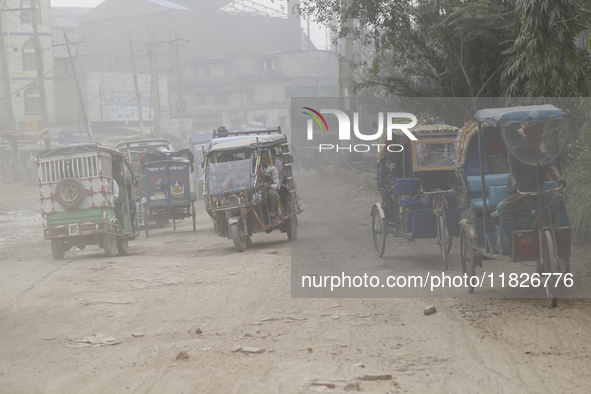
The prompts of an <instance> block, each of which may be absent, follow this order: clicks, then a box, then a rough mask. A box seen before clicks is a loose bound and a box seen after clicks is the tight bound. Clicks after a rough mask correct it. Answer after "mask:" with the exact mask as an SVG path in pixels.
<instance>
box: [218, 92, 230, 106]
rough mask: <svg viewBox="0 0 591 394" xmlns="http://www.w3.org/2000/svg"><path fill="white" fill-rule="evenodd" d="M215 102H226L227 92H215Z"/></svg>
mask: <svg viewBox="0 0 591 394" xmlns="http://www.w3.org/2000/svg"><path fill="white" fill-rule="evenodd" d="M215 103H216V104H228V93H216V95H215Z"/></svg>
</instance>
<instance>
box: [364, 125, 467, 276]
mask: <svg viewBox="0 0 591 394" xmlns="http://www.w3.org/2000/svg"><path fill="white" fill-rule="evenodd" d="M457 130H458V128H457V127H453V126H447V125H423V126H415V127H414V128H413V129H411V132H412V133H413V134H414V135H416V136H419V137H427V138H419V140H417V141H407V140H406V138H407V137H406V136H405V135H403V134H401V133H400V134H394V135H393V140H392V141H386V133H384V135H383V136H382V140H381V141H380V143H384V148H383V149H384V150H383V151H382V152H381V153H378V162H377V163H376V172H377V181H378V190H379V191H380V194H382V202H381V203H380V202H377V203H375V204H374V205H373V206H372V211H371V216H372V238H373V241H374V250H375V252H376V254H377V255H378V257H382V256H383V255H384V251H385V240H386V236H387V234H392V235H394V236H395V237H400V238H404V239H406V240H408V241H409V242H410V241H413V240H415V239H417V238H436V239H437V240H438V243H439V244H440V249H441V254H442V259H443V263H444V264H443V265H444V269H448V255H449V252H450V250H451V244H452V239H453V234H456V233H458V231H456V230H457V229H459V227H458V225H457V222H458V221H457V220H452V219H451V218H452V217H453V218H456V217H457V218H459V214H460V208H449V207H444V206H443V202H442V199H441V197H440V194H442V193H444V192H445V191H428V194H435V196H434V204H435V205H436V209H432V208H430V207H422V202H421V201H420V200H419V201H416V200H413V199H417V197H416V195H417V192H418V184H419V181H418V178H412V174H413V173H414V172H418V171H454V170H455V166H451V165H449V166H447V165H446V166H419V165H418V160H417V152H416V145H417V144H452V143H454V141H455V137H456V134H457ZM394 143H399V144H401V145H402V146H403V149H402V151H400V152H396V154H401V155H402V162H401V164H402V166H403V169H402V177H398V176H395V185H396V186H395V189H399V188H400V189H403V190H404V191H406V190H408V192H407V193H404V192H402V191H401V190H395V192H394V193H395V195H392V194H391V192H390V191H388V190H387V189H386V188H385V186H384V179H383V178H384V176H385V174H384V173H385V169H383V168H382V167H383V165H384V164H385V158H386V155H387V154H392V152H389V151H387V146H389V145H390V144H394ZM409 148H410V150H411V153H410V155H408V158H407V157H405V153H404V152H405V151H406V150H408V149H409ZM394 160H395V161H396V157H394ZM382 162H383V163H382ZM398 164H399V163H396V166H397V165H398ZM407 175H408V177H407ZM397 181H401V182H397ZM425 194H427V193H425ZM405 196H406V197H405ZM405 199H407V200H405ZM406 201H408V204H407V206H406V209H404V207H405V206H404V204H405V202H406ZM419 203H420V204H421V207H422V208H421V209H415V208H413V205H418V204H419ZM403 210H406V212H402V211H403ZM447 216H450V220H448V218H447ZM427 222H428V223H430V224H426V223H427ZM431 227H432V228H431ZM405 230H410V231H405Z"/></svg>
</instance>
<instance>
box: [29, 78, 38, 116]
mask: <svg viewBox="0 0 591 394" xmlns="http://www.w3.org/2000/svg"><path fill="white" fill-rule="evenodd" d="M25 114H26V115H27V116H33V115H41V95H40V94H39V86H38V85H37V84H36V83H35V84H33V85H30V86H29V87H27V88H26V89H25Z"/></svg>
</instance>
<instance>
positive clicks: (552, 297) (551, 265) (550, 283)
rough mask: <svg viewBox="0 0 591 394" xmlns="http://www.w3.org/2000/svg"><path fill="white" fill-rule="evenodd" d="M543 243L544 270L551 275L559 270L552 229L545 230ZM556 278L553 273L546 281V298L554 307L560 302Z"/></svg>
mask: <svg viewBox="0 0 591 394" xmlns="http://www.w3.org/2000/svg"><path fill="white" fill-rule="evenodd" d="M542 243H543V245H542V253H543V254H542V256H543V257H542V272H543V273H546V274H548V273H549V274H551V275H552V274H554V273H557V272H559V271H558V261H557V260H556V255H555V254H554V240H553V238H552V233H551V232H550V230H546V231H544V236H543V237H542ZM554 278H555V276H554V275H552V276H551V277H550V278H549V279H548V280H545V281H544V282H545V285H546V286H545V287H546V298H547V299H548V305H549V306H550V307H552V308H554V307H556V305H557V304H558V298H557V297H556V293H557V291H556V290H557V287H556V280H555V279H554Z"/></svg>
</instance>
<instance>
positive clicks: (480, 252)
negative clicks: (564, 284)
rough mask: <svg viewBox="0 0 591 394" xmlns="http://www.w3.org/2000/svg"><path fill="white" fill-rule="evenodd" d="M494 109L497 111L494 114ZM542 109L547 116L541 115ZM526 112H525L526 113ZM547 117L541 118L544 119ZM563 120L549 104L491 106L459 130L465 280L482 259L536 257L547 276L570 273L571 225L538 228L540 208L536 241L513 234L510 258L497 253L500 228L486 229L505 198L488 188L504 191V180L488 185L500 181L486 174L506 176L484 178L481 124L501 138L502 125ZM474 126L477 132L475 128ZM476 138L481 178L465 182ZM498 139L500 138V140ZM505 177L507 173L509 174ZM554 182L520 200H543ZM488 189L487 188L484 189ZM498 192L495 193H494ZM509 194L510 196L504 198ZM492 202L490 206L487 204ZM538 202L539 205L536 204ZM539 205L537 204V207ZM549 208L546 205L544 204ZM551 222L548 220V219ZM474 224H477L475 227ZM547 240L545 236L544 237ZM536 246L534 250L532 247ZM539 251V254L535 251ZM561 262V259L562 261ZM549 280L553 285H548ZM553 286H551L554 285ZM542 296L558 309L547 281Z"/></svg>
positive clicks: (532, 232)
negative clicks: (529, 198)
mask: <svg viewBox="0 0 591 394" xmlns="http://www.w3.org/2000/svg"><path fill="white" fill-rule="evenodd" d="M495 111H498V113H495ZM544 111H545V112H544ZM513 112H514V113H515V114H517V115H519V116H517V117H516V118H515V119H511V118H510V114H511V113H513ZM528 112H530V113H529V114H527V113H528ZM544 114H545V115H544ZM563 116H564V118H566V116H567V114H566V113H563V112H562V111H561V110H560V109H558V108H556V107H554V106H551V105H545V106H539V105H538V106H528V107H508V108H495V109H483V110H480V111H478V112H477V113H476V114H475V116H474V120H472V121H469V122H466V125H465V126H464V128H462V129H461V130H460V132H459V133H458V140H457V146H458V151H457V154H458V158H457V163H458V176H459V178H460V181H461V184H462V189H463V197H464V201H465V203H466V210H465V211H464V214H463V215H462V221H461V226H462V228H461V235H460V250H461V252H460V254H461V263H462V271H463V273H464V274H467V275H468V276H469V277H472V276H474V275H475V267H476V266H480V267H482V261H483V260H503V261H510V262H519V261H532V260H536V259H540V266H541V268H542V269H544V270H549V272H550V273H553V272H555V271H563V270H564V269H566V270H567V271H568V270H569V269H570V264H569V258H570V233H571V229H570V227H554V226H552V225H550V226H546V225H543V224H542V222H541V221H542V216H541V214H540V209H537V210H536V211H537V213H536V215H537V217H538V220H539V221H538V223H539V224H538V226H537V238H536V239H533V235H535V234H536V229H535V228H534V229H530V230H515V232H514V234H513V243H512V244H513V245H512V247H513V250H512V253H511V254H510V255H508V254H502V253H500V251H499V250H498V247H499V246H498V242H499V240H498V230H497V228H496V227H498V226H495V228H493V229H492V230H491V229H490V227H491V226H490V223H489V221H490V222H495V219H493V217H494V216H493V214H494V213H495V212H496V205H497V204H498V203H499V202H500V201H502V199H503V198H501V197H499V196H495V198H493V196H492V193H491V189H490V188H491V187H493V186H495V187H496V186H498V187H503V188H504V190H506V185H507V181H506V180H504V182H503V183H502V184H500V185H496V184H494V185H493V184H491V183H501V182H500V181H499V180H495V179H493V177H489V178H488V179H489V180H492V182H487V175H504V174H490V173H489V174H486V172H487V171H488V162H487V163H486V166H487V168H486V170H485V159H486V158H487V157H485V155H484V153H483V151H484V141H483V140H484V135H485V128H484V125H487V129H488V128H492V129H491V132H494V131H496V128H499V130H498V134H499V135H500V133H501V129H500V127H503V126H508V125H510V124H515V123H524V122H548V121H552V120H559V119H563ZM476 126H477V129H475V127H476ZM474 134H476V135H477V137H478V140H477V147H478V169H479V174H478V175H473V176H470V178H472V179H468V176H467V175H466V174H465V172H464V165H465V160H466V156H467V154H468V150H469V144H470V142H471V139H472V138H473V137H474ZM501 141H502V139H501ZM502 144H503V148H504V150H505V151H507V150H508V148H507V147H506V146H505V143H504V141H503V142H502ZM474 177H479V183H480V185H479V186H480V190H479V193H480V196H481V197H480V198H478V197H473V196H475V194H474V193H475V190H474V188H473V187H472V186H471V185H470V183H474V182H472V181H473V179H474ZM507 177H508V174H507ZM551 183H552V184H553V183H554V182H553V181H548V182H545V184H544V186H543V190H542V191H540V190H539V191H538V192H535V193H534V192H531V193H519V194H521V195H524V198H528V197H534V198H535V199H536V200H538V199H540V198H542V197H543V193H542V192H543V191H548V189H550V191H558V190H560V189H561V188H554V187H552V184H551ZM487 188H488V190H487ZM497 194H498V193H497ZM506 195H507V196H508V194H506ZM480 201H481V202H482V207H481V208H480V207H479V203H480ZM489 202H490V205H489ZM538 203H539V201H538ZM493 206H494V210H493V211H491V212H489V209H490V208H492V207H493ZM538 207H539V205H538ZM544 207H545V208H546V209H548V207H547V206H544ZM480 212H482V216H481V219H482V226H480V225H479V224H478V219H479V213H480ZM549 220H550V221H551V219H549ZM475 222H476V223H475ZM480 227H482V229H483V231H482V232H479V231H477V229H478V228H480ZM479 233H482V234H483V238H484V244H483V245H480V243H481V242H480V241H479V239H480V238H479ZM491 234H492V235H494V239H495V241H496V242H497V244H494V243H492V242H491V239H490V237H491ZM548 237H549V238H548ZM518 239H522V240H526V239H527V240H530V239H533V241H531V242H530V241H528V242H527V243H526V244H527V245H530V244H533V245H534V246H533V247H529V248H527V250H525V251H523V250H521V249H522V248H524V246H523V242H517V240H518ZM495 247H496V248H497V252H498V253H495V251H494V249H495ZM536 247H537V248H536ZM545 247H547V248H548V250H544V248H545ZM536 252H537V253H536ZM545 254H547V255H548V256H546V257H549V260H551V261H545V260H546V257H545V256H544V255H545ZM560 259H563V260H564V261H563V262H562V263H561V262H560ZM551 282H552V281H551ZM466 283H467V285H466V290H467V291H468V293H473V292H474V287H473V286H472V285H471V284H470V281H467V282H466ZM553 286H554V287H553ZM545 288H546V296H547V299H548V302H549V304H550V305H551V306H553V307H554V306H556V304H557V298H556V292H555V291H554V289H555V288H556V283H554V282H552V283H548V281H547V282H546V286H545Z"/></svg>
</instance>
